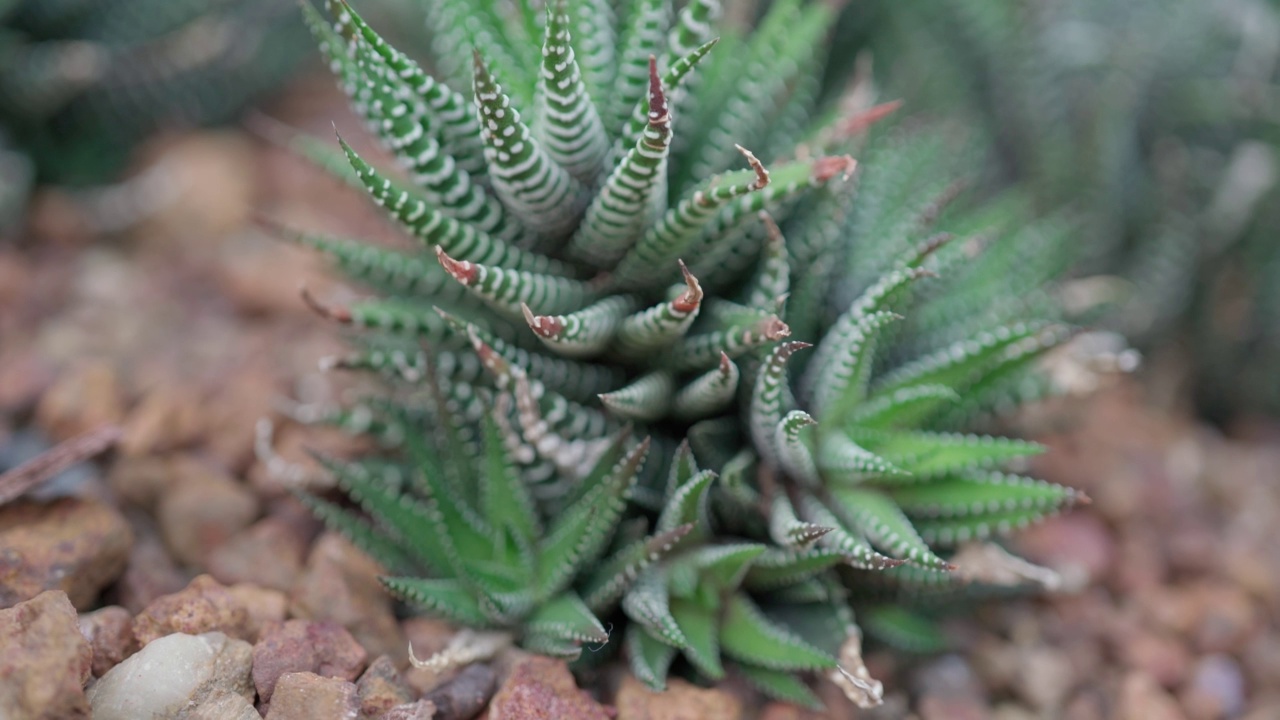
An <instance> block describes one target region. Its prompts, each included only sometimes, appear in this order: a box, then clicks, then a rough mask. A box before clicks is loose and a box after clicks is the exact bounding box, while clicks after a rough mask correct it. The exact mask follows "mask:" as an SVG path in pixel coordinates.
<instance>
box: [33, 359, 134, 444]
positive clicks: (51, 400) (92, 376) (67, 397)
mask: <svg viewBox="0 0 1280 720" xmlns="http://www.w3.org/2000/svg"><path fill="white" fill-rule="evenodd" d="M123 419H124V393H123V391H122V390H121V388H120V382H119V380H118V378H117V377H116V373H115V370H113V369H112V368H111V367H110V366H109V365H107V364H105V363H102V362H87V363H83V364H81V365H79V366H77V367H74V368H72V369H70V370H69V371H67V372H65V373H63V374H62V376H61V377H59V378H58V379H57V380H55V381H54V383H53V385H52V386H51V387H50V388H49V389H48V390H47V391H45V393H44V395H43V396H41V398H40V404H39V405H37V406H36V424H37V425H39V426H40V428H41V429H43V430H44V431H45V432H46V433H48V434H49V436H50V437H52V438H54V439H56V440H67V439H70V438H73V437H75V436H76V435H79V434H80V433H84V432H88V431H90V430H96V429H97V428H100V427H102V426H104V425H118V424H120V422H121V420H123Z"/></svg>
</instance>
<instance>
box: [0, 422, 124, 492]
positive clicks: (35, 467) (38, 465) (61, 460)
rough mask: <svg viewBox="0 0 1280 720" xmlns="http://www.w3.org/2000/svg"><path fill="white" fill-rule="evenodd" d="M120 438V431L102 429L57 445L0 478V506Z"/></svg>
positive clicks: (106, 426)
mask: <svg viewBox="0 0 1280 720" xmlns="http://www.w3.org/2000/svg"><path fill="white" fill-rule="evenodd" d="M123 435H124V431H123V430H121V429H120V427H118V426H116V425H105V426H103V427H100V428H97V429H96V430H90V431H89V432H86V433H83V434H81V435H77V436H76V437H73V438H71V439H70V440H67V441H64V442H61V443H58V444H57V445H55V446H53V447H51V448H49V449H48V450H45V451H44V452H42V453H40V454H39V455H37V456H35V457H33V458H31V459H30V460H28V461H26V462H24V463H22V464H21V465H19V466H18V467H16V468H13V469H11V470H9V471H8V472H6V473H4V474H3V475H0V505H4V504H6V503H8V502H10V501H12V500H15V499H17V498H18V497H20V496H21V495H22V494H23V493H25V492H27V491H28V490H30V489H31V488H33V487H35V486H37V485H39V484H40V483H42V482H44V481H46V480H48V479H49V478H52V477H53V476H55V475H57V474H58V473H60V472H62V471H63V470H66V469H67V468H69V467H71V466H72V465H75V464H76V463H80V462H83V461H85V460H88V459H89V458H91V457H93V456H95V455H97V454H99V453H101V452H104V451H106V450H107V449H108V448H110V447H111V446H112V445H115V444H116V443H117V442H119V440H120V438H121V437H122V436H123Z"/></svg>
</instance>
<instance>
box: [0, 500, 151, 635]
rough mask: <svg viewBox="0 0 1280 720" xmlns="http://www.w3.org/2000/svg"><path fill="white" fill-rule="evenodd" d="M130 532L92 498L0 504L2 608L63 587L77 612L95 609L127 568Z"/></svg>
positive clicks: (0, 583) (131, 539)
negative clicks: (101, 597) (101, 593)
mask: <svg viewBox="0 0 1280 720" xmlns="http://www.w3.org/2000/svg"><path fill="white" fill-rule="evenodd" d="M132 545H133V532H132V531H131V530H130V529H129V524H128V523H127V522H125V519H124V517H122V516H121V515H120V513H118V512H116V510H115V509H113V508H111V507H110V506H107V505H104V504H102V503H100V502H96V501H93V500H83V499H80V498H73V497H66V498H60V499H57V500H54V501H52V502H36V501H32V500H17V501H15V502H12V503H10V504H8V505H5V506H2V507H0V607H10V606H12V605H16V604H17V603H20V602H22V601H24V600H30V599H31V598H33V597H35V596H37V595H39V594H40V593H42V592H44V591H46V590H61V591H62V592H64V593H66V595H67V597H68V598H70V600H71V604H72V605H74V606H75V607H76V608H77V609H79V610H87V609H89V608H91V607H93V604H94V601H95V600H96V599H97V597H98V594H99V593H100V592H101V591H102V589H103V588H104V587H106V586H107V585H109V584H110V583H112V582H114V581H115V580H116V578H118V577H120V575H121V573H123V572H124V570H125V563H126V561H127V560H128V558H129V549H130V547H132Z"/></svg>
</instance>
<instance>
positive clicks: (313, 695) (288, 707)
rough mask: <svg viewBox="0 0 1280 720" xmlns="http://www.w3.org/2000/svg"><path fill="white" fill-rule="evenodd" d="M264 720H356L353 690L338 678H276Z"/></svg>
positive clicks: (300, 675) (305, 675)
mask: <svg viewBox="0 0 1280 720" xmlns="http://www.w3.org/2000/svg"><path fill="white" fill-rule="evenodd" d="M266 717H267V720H317V718H325V720H356V719H357V718H358V717H360V700H359V699H358V698H357V697H356V686H355V685H353V684H352V683H350V682H347V681H346V680H342V679H341V678H330V677H321V676H319V675H316V674H315V673H309V672H294V673H288V674H286V675H283V676H281V677H280V681H279V682H278V683H277V684H276V692H275V694H274V695H273V696H272V698H271V706H270V709H269V710H268V711H267V716H266Z"/></svg>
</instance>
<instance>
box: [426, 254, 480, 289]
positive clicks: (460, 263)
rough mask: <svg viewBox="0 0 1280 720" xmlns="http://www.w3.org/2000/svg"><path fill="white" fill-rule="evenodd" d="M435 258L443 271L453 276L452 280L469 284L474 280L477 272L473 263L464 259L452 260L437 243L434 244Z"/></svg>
mask: <svg viewBox="0 0 1280 720" xmlns="http://www.w3.org/2000/svg"><path fill="white" fill-rule="evenodd" d="M436 259H438V260H439V261H440V265H441V266H443V267H444V270H445V272H447V273H449V274H450V275H452V276H453V279H454V280H457V281H458V282H460V283H462V284H463V285H470V284H471V283H473V282H475V279H476V274H477V273H478V272H479V271H478V270H477V269H476V265H475V263H473V262H468V261H466V260H454V259H453V258H451V257H449V256H448V255H447V254H446V253H445V251H444V248H442V247H440V246H439V245H437V246H436Z"/></svg>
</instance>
